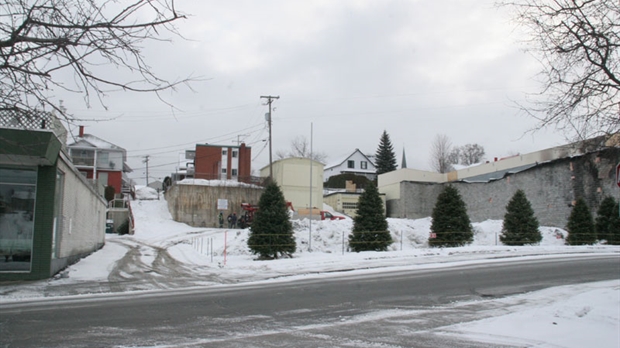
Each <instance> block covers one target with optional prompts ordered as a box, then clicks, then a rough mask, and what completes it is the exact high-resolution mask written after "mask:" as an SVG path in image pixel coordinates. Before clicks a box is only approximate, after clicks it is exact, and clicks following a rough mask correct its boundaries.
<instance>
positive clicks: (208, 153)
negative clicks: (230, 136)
mask: <svg viewBox="0 0 620 348" xmlns="http://www.w3.org/2000/svg"><path fill="white" fill-rule="evenodd" d="M222 149H227V150H228V154H227V165H226V178H227V179H230V178H231V177H232V161H233V160H235V159H234V158H233V157H232V152H233V151H238V155H237V160H238V161H239V166H238V167H237V168H238V174H237V175H238V177H240V178H246V177H249V176H250V175H251V174H252V164H251V163H252V148H250V147H246V146H245V144H241V146H240V147H220V146H203V145H196V158H195V159H194V166H195V169H196V174H195V175H194V176H195V178H196V179H207V180H213V179H220V172H221V159H222Z"/></svg>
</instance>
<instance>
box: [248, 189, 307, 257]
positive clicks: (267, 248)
mask: <svg viewBox="0 0 620 348" xmlns="http://www.w3.org/2000/svg"><path fill="white" fill-rule="evenodd" d="M248 247H249V248H250V251H251V252H252V253H253V254H254V255H256V254H258V255H259V256H260V258H261V259H277V258H278V256H279V255H286V256H291V254H293V253H294V252H295V249H296V248H297V247H296V245H295V238H294V236H293V225H292V224H291V221H290V220H289V214H288V210H287V207H286V201H285V200H284V195H283V194H282V191H281V190H280V187H279V186H278V184H277V183H275V182H270V183H269V184H267V186H266V187H265V191H264V192H263V194H262V195H261V196H260V199H259V201H258V211H256V213H255V216H254V221H253V222H252V227H251V228H250V237H249V238H248Z"/></svg>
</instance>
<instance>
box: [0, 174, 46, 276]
mask: <svg viewBox="0 0 620 348" xmlns="http://www.w3.org/2000/svg"><path fill="white" fill-rule="evenodd" d="M36 188H37V170H36V168H32V169H30V168H0V272H7V271H24V272H28V271H30V261H31V255H32V240H33V236H34V207H35V198H36Z"/></svg>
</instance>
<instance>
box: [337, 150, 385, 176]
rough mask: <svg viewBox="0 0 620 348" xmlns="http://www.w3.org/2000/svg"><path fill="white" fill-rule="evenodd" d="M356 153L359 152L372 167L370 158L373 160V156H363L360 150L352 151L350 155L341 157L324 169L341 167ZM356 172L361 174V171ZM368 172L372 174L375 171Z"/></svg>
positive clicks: (373, 163) (372, 162)
mask: <svg viewBox="0 0 620 348" xmlns="http://www.w3.org/2000/svg"><path fill="white" fill-rule="evenodd" d="M356 152H359V153H360V154H361V155H362V156H364V158H366V159H367V160H368V162H370V163H371V164H372V165H373V167H374V165H375V162H374V161H373V160H371V158H373V157H374V156H372V155H365V154H364V153H363V152H362V151H360V149H355V151H353V152H352V153H351V154H349V155H347V156H346V157H341V158H340V159H339V160H336V161H334V162H332V163H330V164H328V165H326V166H325V169H330V168H333V167H337V166H339V165H342V164H343V163H344V162H345V161H346V160H348V159H349V158H351V156H353V155H354V154H355V153H356ZM356 172H363V170H356ZM368 172H369V173H374V172H375V171H373V170H369V171H368Z"/></svg>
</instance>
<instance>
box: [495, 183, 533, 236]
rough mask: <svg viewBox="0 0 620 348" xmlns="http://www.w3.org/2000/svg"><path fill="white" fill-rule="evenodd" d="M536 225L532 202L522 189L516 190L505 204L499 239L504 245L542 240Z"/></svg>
mask: <svg viewBox="0 0 620 348" xmlns="http://www.w3.org/2000/svg"><path fill="white" fill-rule="evenodd" d="M538 227H539V225H538V220H537V219H536V216H534V210H533V209H532V204H531V203H530V201H529V200H528V199H527V197H526V196H525V192H523V190H517V192H515V194H514V195H513V196H512V198H511V199H510V202H508V205H507V206H506V214H505V215H504V223H503V224H502V234H501V235H500V236H499V240H500V241H501V242H502V243H504V244H506V245H527V244H537V243H539V242H540V241H541V240H542V234H541V233H540V231H539V230H538Z"/></svg>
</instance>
